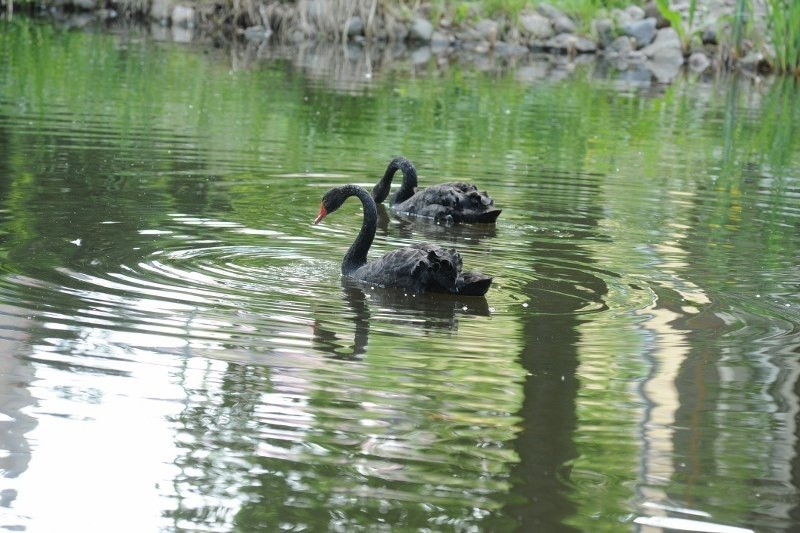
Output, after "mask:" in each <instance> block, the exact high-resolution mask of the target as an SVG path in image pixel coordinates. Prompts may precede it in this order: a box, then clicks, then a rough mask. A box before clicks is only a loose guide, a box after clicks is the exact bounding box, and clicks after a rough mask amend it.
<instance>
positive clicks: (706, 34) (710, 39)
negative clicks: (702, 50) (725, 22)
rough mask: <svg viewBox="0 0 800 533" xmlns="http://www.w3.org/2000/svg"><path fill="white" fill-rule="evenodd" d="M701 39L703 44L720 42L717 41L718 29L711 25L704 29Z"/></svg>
mask: <svg viewBox="0 0 800 533" xmlns="http://www.w3.org/2000/svg"><path fill="white" fill-rule="evenodd" d="M700 40H701V41H702V43H703V44H719V43H717V30H716V29H715V28H713V27H711V26H709V27H708V28H706V29H704V30H703V33H702V35H701V36H700Z"/></svg>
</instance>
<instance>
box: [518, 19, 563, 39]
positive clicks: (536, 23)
mask: <svg viewBox="0 0 800 533" xmlns="http://www.w3.org/2000/svg"><path fill="white" fill-rule="evenodd" d="M519 23H520V25H521V26H522V29H523V30H525V33H526V34H527V35H529V36H530V37H532V38H534V39H549V38H550V37H552V36H553V35H555V33H554V32H553V25H552V24H551V23H550V19H548V18H547V17H543V16H542V15H539V14H538V13H532V14H530V15H522V16H520V18H519Z"/></svg>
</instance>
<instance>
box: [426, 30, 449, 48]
mask: <svg viewBox="0 0 800 533" xmlns="http://www.w3.org/2000/svg"><path fill="white" fill-rule="evenodd" d="M451 42H453V36H452V35H450V34H449V33H445V32H441V31H434V32H433V34H432V35H431V44H432V45H434V46H435V47H436V48H447V47H449V46H450V43H451Z"/></svg>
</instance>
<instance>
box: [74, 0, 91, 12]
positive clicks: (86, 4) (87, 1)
mask: <svg viewBox="0 0 800 533" xmlns="http://www.w3.org/2000/svg"><path fill="white" fill-rule="evenodd" d="M72 5H73V6H75V7H77V8H78V9H80V10H83V11H94V10H95V9H96V8H97V1H96V0H72Z"/></svg>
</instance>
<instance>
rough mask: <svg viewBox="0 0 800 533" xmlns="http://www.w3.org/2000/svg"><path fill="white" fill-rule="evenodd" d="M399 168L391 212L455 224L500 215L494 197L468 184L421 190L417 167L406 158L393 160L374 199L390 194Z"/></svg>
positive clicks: (491, 220)
mask: <svg viewBox="0 0 800 533" xmlns="http://www.w3.org/2000/svg"><path fill="white" fill-rule="evenodd" d="M398 170H400V171H402V173H403V183H402V184H401V185H400V189H398V191H397V192H396V193H395V194H394V196H392V199H391V201H390V202H389V205H390V208H391V210H392V211H395V212H397V213H401V214H403V215H411V216H420V217H427V218H433V219H434V220H437V221H442V222H455V223H458V222H485V223H492V222H494V221H495V220H497V217H498V216H499V215H500V212H501V210H500V209H497V208H496V207H495V206H494V200H492V198H491V197H490V196H489V195H488V194H487V193H486V192H485V191H484V192H479V191H478V188H477V187H475V186H474V185H471V184H469V183H464V182H461V181H456V182H452V183H444V184H442V185H434V186H432V187H428V188H425V189H419V188H418V187H417V169H416V168H415V167H414V164H413V163H412V162H411V161H409V160H408V159H406V158H405V157H396V158H394V159H392V161H391V162H390V163H389V166H388V167H386V172H385V173H384V174H383V177H382V178H381V180H380V181H379V182H378V183H376V184H375V187H373V188H372V199H373V200H375V202H377V203H381V202H383V201H384V200H385V199H386V197H387V196H389V191H390V190H391V187H392V179H393V178H394V175H395V173H396V172H397V171H398Z"/></svg>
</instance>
